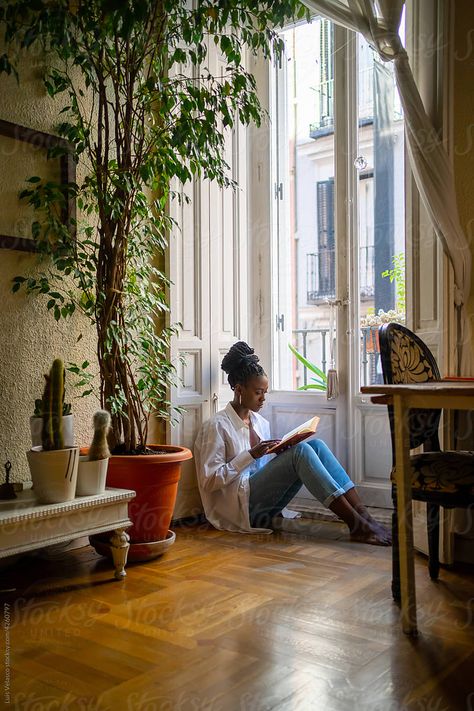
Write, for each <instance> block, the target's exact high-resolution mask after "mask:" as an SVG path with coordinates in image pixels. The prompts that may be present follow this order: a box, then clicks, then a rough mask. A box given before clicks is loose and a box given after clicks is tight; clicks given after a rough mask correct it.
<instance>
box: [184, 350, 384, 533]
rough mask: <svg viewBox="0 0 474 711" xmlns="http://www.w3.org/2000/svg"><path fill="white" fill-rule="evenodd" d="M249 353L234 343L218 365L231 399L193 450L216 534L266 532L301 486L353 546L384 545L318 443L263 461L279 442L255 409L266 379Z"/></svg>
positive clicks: (352, 488) (350, 485)
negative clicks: (345, 528)
mask: <svg viewBox="0 0 474 711" xmlns="http://www.w3.org/2000/svg"><path fill="white" fill-rule="evenodd" d="M258 361H259V359H258V357H257V356H256V355H255V354H254V351H253V349H252V348H250V347H249V346H248V345H247V344H246V343H243V342H242V341H240V342H239V343H236V344H234V345H233V346H232V348H231V349H230V350H229V352H228V353H227V355H226V356H225V357H224V359H223V361H222V365H221V367H222V369H223V370H224V371H225V372H226V373H227V376H228V381H229V385H230V387H231V388H232V390H233V391H234V399H233V400H232V402H229V403H228V405H227V406H226V407H225V409H224V410H221V411H220V412H217V413H216V414H215V415H214V416H213V417H211V418H210V419H209V420H208V421H207V422H205V423H204V425H203V426H202V427H201V429H200V431H199V434H198V436H197V439H196V443H195V446H194V454H195V459H196V469H197V477H198V484H199V490H200V493H201V497H202V502H203V506H204V511H205V513H206V517H207V519H208V520H209V521H210V523H212V524H213V526H215V527H216V528H218V529H223V530H227V531H239V532H241V533H259V532H260V533H261V532H270V531H269V529H268V528H265V527H267V526H268V525H269V524H270V522H271V520H272V518H273V517H274V516H276V515H277V514H279V513H280V512H281V511H282V509H283V508H284V507H285V506H286V505H287V504H288V502H289V501H291V499H292V498H293V497H294V496H295V495H296V494H297V493H298V491H299V489H300V488H301V486H302V485H303V484H304V485H305V486H306V488H307V489H308V490H309V491H310V492H311V493H312V494H313V496H315V497H316V498H317V499H318V501H320V502H321V503H322V504H324V506H326V507H328V508H329V509H331V511H333V512H334V513H335V514H336V515H337V516H338V517H339V518H341V519H342V520H343V521H344V522H345V523H346V524H347V526H348V528H349V531H350V537H351V540H353V541H359V542H362V543H371V544H374V545H381V546H386V545H390V544H391V534H390V532H389V531H388V530H387V529H386V528H385V527H384V526H382V525H381V524H379V523H377V521H375V520H374V519H373V518H372V517H371V516H370V514H369V512H368V511H367V508H366V507H365V506H364V505H363V503H362V501H361V500H360V498H359V496H358V494H357V492H356V489H355V486H354V483H353V482H352V481H351V479H350V478H349V476H348V475H347V474H346V472H345V471H344V469H343V467H342V466H341V464H340V463H339V462H338V460H337V459H336V457H335V456H334V454H333V453H332V452H331V450H330V449H329V447H328V446H327V445H326V444H325V443H324V442H323V441H322V440H320V439H313V440H311V441H309V442H301V443H299V444H297V445H295V446H293V447H290V448H288V449H286V450H285V451H283V452H282V453H281V454H278V455H268V456H265V455H266V453H267V451H268V450H269V449H270V448H271V447H272V446H273V445H274V444H276V442H278V441H279V440H276V439H271V438H270V426H269V423H268V422H267V420H265V419H264V418H263V417H262V416H261V415H259V414H258V411H259V410H260V409H261V408H262V407H263V404H264V402H265V395H266V393H267V389H268V379H267V376H266V375H265V372H264V370H263V368H262V366H261V365H259V362H258Z"/></svg>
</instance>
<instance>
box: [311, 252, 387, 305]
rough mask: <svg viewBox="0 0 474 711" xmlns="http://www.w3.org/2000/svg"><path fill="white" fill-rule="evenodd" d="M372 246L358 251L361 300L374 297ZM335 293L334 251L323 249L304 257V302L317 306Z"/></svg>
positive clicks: (331, 297)
mask: <svg viewBox="0 0 474 711" xmlns="http://www.w3.org/2000/svg"><path fill="white" fill-rule="evenodd" d="M374 284H375V270H374V246H373V245H369V246H366V247H360V249H359V292H360V295H361V297H362V298H370V297H372V296H373V295H374ZM335 293H336V251H335V250H334V249H323V250H321V251H320V252H311V253H309V254H307V255H306V301H307V303H308V304H319V303H321V301H324V299H333V298H334V297H335Z"/></svg>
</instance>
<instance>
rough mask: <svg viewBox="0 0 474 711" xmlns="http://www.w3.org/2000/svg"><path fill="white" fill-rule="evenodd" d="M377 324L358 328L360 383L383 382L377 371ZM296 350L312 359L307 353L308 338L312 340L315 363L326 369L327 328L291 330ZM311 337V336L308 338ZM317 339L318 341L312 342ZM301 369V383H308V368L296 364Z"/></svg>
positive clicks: (323, 369)
mask: <svg viewBox="0 0 474 711" xmlns="http://www.w3.org/2000/svg"><path fill="white" fill-rule="evenodd" d="M378 328H379V327H378V326H363V327H362V328H361V329H360V384H361V385H376V384H378V383H382V382H383V378H382V374H381V373H380V372H379V369H380V368H379V365H380V352H379V342H378ZM292 333H293V336H294V343H295V348H296V350H297V351H298V352H299V353H301V354H302V355H303V356H304V357H305V358H307V359H308V360H310V361H311V362H314V361H313V357H314V356H312V355H311V354H309V353H308V351H309V348H308V345H309V340H312V341H313V343H311V350H312V351H315V350H316V351H317V352H318V359H317V362H315V365H317V366H318V368H320V369H321V370H322V371H323V373H327V371H328V356H329V328H296V329H294V330H293V331H292ZM310 337H311V338H310ZM315 340H317V341H319V343H316V344H315V343H314V341H315ZM298 368H300V369H302V376H303V383H301V384H302V385H308V382H309V378H310V377H311V375H309V376H308V369H307V368H306V367H305V366H303V365H302V364H298Z"/></svg>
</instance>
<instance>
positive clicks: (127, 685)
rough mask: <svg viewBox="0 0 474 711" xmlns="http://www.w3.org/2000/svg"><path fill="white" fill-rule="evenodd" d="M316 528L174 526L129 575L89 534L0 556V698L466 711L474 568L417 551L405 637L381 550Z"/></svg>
mask: <svg viewBox="0 0 474 711" xmlns="http://www.w3.org/2000/svg"><path fill="white" fill-rule="evenodd" d="M320 528H321V532H320V535H319V536H318V538H317V539H315V538H311V539H309V538H304V537H302V536H295V535H292V534H289V533H282V532H279V533H274V534H273V535H271V536H265V535H256V536H253V535H252V536H246V535H240V534H231V533H222V532H219V531H215V530H213V529H211V528H210V527H208V526H206V525H200V526H195V527H192V528H179V529H177V541H176V543H175V545H174V546H173V547H172V548H171V549H170V550H169V551H168V552H167V553H166V554H165V556H163V557H162V558H161V559H156V560H155V561H151V562H149V563H147V564H135V565H132V564H129V566H128V568H127V571H128V576H127V578H126V580H124V581H122V582H118V581H114V580H113V578H112V574H111V568H110V564H109V562H108V561H106V560H104V559H103V558H101V557H100V556H98V555H97V554H96V553H95V552H94V551H93V550H92V549H91V548H89V547H87V548H82V549H80V550H76V551H72V552H69V553H67V554H63V556H62V557H61V559H59V560H50V561H44V560H40V559H38V558H33V557H31V556H30V557H28V558H23V559H21V560H20V561H18V563H16V564H15V565H13V566H10V567H9V568H8V569H6V570H5V569H4V570H1V571H0V573H1V576H2V582H1V585H0V587H1V588H3V589H4V592H3V594H2V597H3V604H2V607H3V613H4V629H3V631H2V633H3V635H4V640H5V642H6V645H7V650H6V651H7V654H9V660H10V672H9V674H10V676H9V678H8V682H9V684H10V697H9V698H7V697H6V696H5V694H4V696H3V704H4V706H2V708H6V709H8V708H12V709H18V710H19V711H43V710H46V711H59V710H61V711H65V710H66V709H67V711H69V710H72V711H75V710H76V709H77V710H78V711H109V710H110V711H267V710H270V709H275V710H277V711H305V710H311V711H314V710H316V711H352V709H361V710H364V711H365V710H366V711H398V710H399V709H403V710H405V709H406V710H409V711H451V710H452V709H455V710H457V709H459V710H463V711H474V635H473V627H474V623H473V616H474V584H473V583H474V573H473V570H472V568H471V569H469V568H465V569H459V570H458V569H457V570H454V571H452V570H451V571H450V570H446V569H442V571H441V576H440V581H439V582H438V583H436V584H434V583H432V582H431V581H430V580H429V576H428V572H427V563H426V559H425V558H423V557H422V556H417V557H416V579H417V594H418V606H419V627H420V635H419V637H418V638H417V639H415V640H413V639H409V638H407V637H406V636H405V635H404V634H403V633H402V631H401V626H400V624H399V612H398V608H397V607H396V606H395V605H394V604H393V602H392V600H391V595H390V576H391V561H390V549H386V548H377V547H373V546H366V545H362V544H357V543H351V542H350V541H348V539H347V536H346V534H345V533H344V532H343V530H342V528H341V527H340V526H339V525H337V524H332V523H327V524H321V527H320ZM8 588H10V589H11V590H10V592H8V591H6V592H5V590H8ZM13 588H15V590H13ZM5 615H6V618H7V619H6V622H7V624H6V625H5ZM8 623H9V628H8ZM2 656H3V654H2ZM4 687H5V684H4ZM7 702H9V703H7ZM1 703H2V700H0V705H1Z"/></svg>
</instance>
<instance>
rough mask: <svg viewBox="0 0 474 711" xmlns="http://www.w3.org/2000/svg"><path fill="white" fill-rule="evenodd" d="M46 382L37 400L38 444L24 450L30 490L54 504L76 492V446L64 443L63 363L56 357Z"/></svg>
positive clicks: (77, 454)
mask: <svg viewBox="0 0 474 711" xmlns="http://www.w3.org/2000/svg"><path fill="white" fill-rule="evenodd" d="M45 379H46V383H45V387H44V393H43V398H42V404H41V411H42V413H43V427H42V431H41V445H40V446H34V447H32V448H31V449H30V451H29V452H27V458H28V464H29V467H30V473H31V478H32V480H33V491H34V492H35V494H36V497H37V499H38V503H41V504H57V503H61V502H63V501H70V500H71V499H74V497H75V495H76V481H77V465H78V462H79V447H74V446H73V447H71V446H66V445H65V443H64V432H63V405H64V363H63V361H62V360H60V359H59V358H57V359H56V360H55V361H54V362H53V365H52V367H51V370H50V372H49V375H45Z"/></svg>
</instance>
